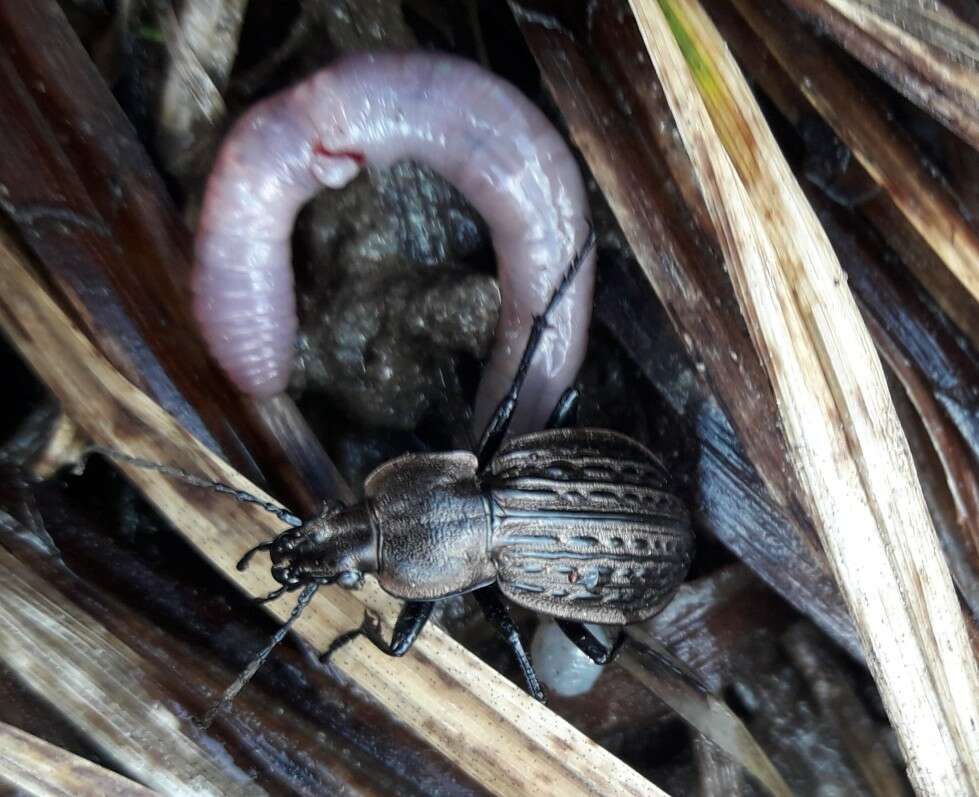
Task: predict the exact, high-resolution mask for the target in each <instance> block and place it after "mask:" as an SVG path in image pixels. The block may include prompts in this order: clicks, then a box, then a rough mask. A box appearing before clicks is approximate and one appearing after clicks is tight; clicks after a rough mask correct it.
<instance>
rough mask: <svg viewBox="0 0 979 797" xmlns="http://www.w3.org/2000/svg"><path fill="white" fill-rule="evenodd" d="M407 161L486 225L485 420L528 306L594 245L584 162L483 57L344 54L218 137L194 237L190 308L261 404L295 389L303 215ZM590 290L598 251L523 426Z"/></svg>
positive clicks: (584, 332)
mask: <svg viewBox="0 0 979 797" xmlns="http://www.w3.org/2000/svg"><path fill="white" fill-rule="evenodd" d="M403 159H410V160H414V161H418V162H421V163H423V164H425V165H427V166H429V167H430V168H432V169H433V170H435V171H436V172H438V173H439V174H440V175H442V176H443V177H444V178H445V179H447V180H448V181H449V182H450V183H452V184H453V185H454V186H455V187H456V188H457V189H459V191H460V192H461V193H462V194H463V195H464V196H465V197H466V199H467V200H468V201H469V202H470V203H471V204H472V205H473V207H474V208H475V209H476V210H477V211H478V212H479V213H480V214H481V215H482V217H483V219H484V220H485V221H486V223H487V225H488V228H489V231H490V238H491V241H492V244H493V247H494V250H495V254H496V260H497V270H498V277H499V283H500V293H501V296H502V306H501V310H500V320H499V324H498V326H497V334H496V339H495V343H494V347H493V350H492V352H491V354H490V358H489V362H488V364H487V366H486V368H485V369H484V372H483V376H482V379H481V382H480V386H479V390H478V393H477V402H476V412H475V422H476V423H477V424H479V423H481V422H482V421H484V420H485V419H486V418H487V417H488V416H489V414H490V413H491V412H492V409H493V408H494V406H495V404H496V402H497V401H498V400H499V398H500V397H502V395H503V394H504V393H505V391H506V389H507V387H508V386H509V383H510V381H511V379H512V378H513V375H514V372H515V370H516V366H517V363H518V361H519V359H520V355H521V353H522V349H523V345H524V342H525V341H526V339H527V335H528V333H529V330H530V325H531V323H532V320H533V316H534V314H535V313H539V312H540V311H541V310H542V309H543V307H544V306H545V304H546V302H547V299H548V297H549V296H550V294H551V291H552V290H553V288H554V286H555V285H556V284H557V282H558V281H559V280H560V278H561V275H562V274H563V272H564V270H565V268H566V266H567V264H568V262H569V261H570V259H571V258H572V256H573V254H574V252H575V250H576V247H579V246H581V244H582V243H583V242H584V241H585V238H586V235H587V228H588V209H587V200H586V196H585V189H584V184H583V181H582V178H581V174H580V172H579V169H578V166H577V163H576V162H575V159H574V156H573V155H572V154H571V152H570V150H569V149H568V146H567V145H566V144H565V142H564V140H563V138H562V137H561V135H560V134H559V133H558V132H557V131H556V130H555V129H554V127H553V126H552V125H551V123H550V122H549V121H548V120H547V118H546V117H545V116H544V114H543V113H542V112H541V111H540V110H539V109H538V108H537V107H536V106H535V105H534V104H533V103H531V102H530V101H529V100H528V99H527V98H526V97H524V96H523V95H522V94H521V93H520V92H519V91H518V90H517V89H516V88H515V87H514V86H512V85H511V84H509V83H507V82H506V81H504V80H502V79H501V78H499V77H497V76H495V75H493V74H492V73H490V72H488V71H486V70H484V69H482V68H481V67H479V66H477V65H476V64H473V63H471V62H469V61H466V60H464V59H461V58H457V57H454V56H449V55H445V54H435V53H423V52H403V53H394V52H383V53H360V54H357V55H352V56H347V57H344V58H341V59H340V60H338V61H336V62H335V63H333V64H332V65H330V66H328V67H326V68H325V69H322V70H321V71H319V72H316V73H314V74H313V75H311V76H310V77H308V78H307V79H305V80H303V81H302V82H300V83H298V84H297V85H295V86H293V87H291V88H288V89H286V90H284V91H282V92H280V93H278V94H275V95H273V96H272V97H270V98H268V99H266V100H264V101H262V102H260V103H259V104H258V105H256V106H255V107H254V108H253V109H251V110H250V111H249V112H248V113H247V114H246V115H245V116H244V117H242V118H241V119H240V120H239V121H238V122H237V124H236V125H235V126H234V127H233V129H232V131H231V132H230V134H229V135H228V137H227V139H226V140H225V141H224V142H223V144H222V147H221V150H220V152H219V154H218V157H217V160H216V162H215V166H214V170H213V172H212V174H211V176H210V178H209V180H208V183H207V188H206V191H205V195H204V202H203V207H202V211H201V217H200V224H199V229H198V233H197V238H196V245H195V254H196V266H195V270H194V274H193V291H194V310H195V315H196V317H197V320H198V322H199V324H200V326H201V329H202V331H203V334H204V338H205V341H206V342H207V344H208V346H209V348H210V350H211V352H212V354H213V356H214V357H215V359H216V360H217V362H218V363H219V364H220V365H221V366H222V367H223V368H224V369H225V371H226V372H227V373H228V375H229V377H230V378H231V379H232V381H233V382H234V383H235V384H236V385H237V386H238V387H239V388H240V389H241V390H242V391H244V392H245V393H248V394H251V395H254V396H257V397H267V396H271V395H274V394H277V393H279V392H281V391H283V390H284V389H285V387H286V384H287V382H288V377H289V369H290V366H291V364H292V360H293V348H294V345H295V338H296V330H297V318H296V301H295V296H294V292H293V274H292V266H291V252H290V235H291V232H292V226H293V223H294V221H295V218H296V214H297V213H298V211H299V209H300V208H301V207H302V205H303V204H304V203H305V202H307V201H308V200H309V199H310V198H311V197H312V196H313V195H314V194H315V193H316V192H317V191H319V190H320V189H321V188H322V187H324V186H325V187H328V188H341V187H343V186H344V185H346V184H347V183H349V182H350V181H351V180H353V179H354V177H355V176H356V175H357V174H358V172H359V171H360V170H361V169H362V168H363V167H365V166H370V167H374V168H380V169H383V168H385V167H387V166H390V165H391V164H392V163H394V162H396V161H399V160H403ZM593 283H594V256H593V255H591V256H589V258H588V261H587V262H586V263H585V264H584V266H583V268H582V270H581V272H580V273H579V274H578V276H577V278H576V280H575V283H574V284H573V285H572V287H571V289H570V290H569V291H568V293H567V294H566V296H565V298H564V300H562V303H561V305H560V306H559V307H558V308H556V311H555V312H554V313H553V314H552V318H551V323H550V327H549V329H548V331H547V333H546V334H545V336H544V340H543V343H542V345H541V349H540V351H539V353H538V355H537V356H536V357H535V359H534V362H533V365H532V368H531V373H530V377H529V379H528V381H527V383H526V385H525V388H524V392H523V394H522V396H521V405H520V407H519V409H518V411H517V416H516V417H515V420H514V424H513V426H512V427H511V428H512V429H513V430H514V431H522V430H527V429H530V428H532V427H536V426H538V425H539V424H540V423H541V421H542V420H543V419H545V418H546V417H547V415H548V413H549V412H550V410H551V407H552V406H553V405H554V403H555V402H556V401H557V399H558V397H559V396H560V394H561V393H562V391H563V390H564V389H565V388H566V387H567V386H568V384H570V383H571V381H572V380H573V379H574V377H575V374H576V372H577V370H578V368H579V366H580V365H581V361H582V359H583V358H584V351H585V345H586V343H587V338H588V322H589V318H590V314H591V298H592V288H593Z"/></svg>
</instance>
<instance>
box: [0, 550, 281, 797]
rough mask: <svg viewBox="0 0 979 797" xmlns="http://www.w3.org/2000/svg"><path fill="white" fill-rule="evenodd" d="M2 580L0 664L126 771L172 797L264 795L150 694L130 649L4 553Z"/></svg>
mask: <svg viewBox="0 0 979 797" xmlns="http://www.w3.org/2000/svg"><path fill="white" fill-rule="evenodd" d="M0 575H2V578H0V651H2V652H0V658H2V659H3V661H4V662H5V663H6V664H7V665H8V666H9V667H10V668H11V669H12V670H14V671H15V672H16V673H17V674H18V677H19V678H20V679H21V680H22V681H23V682H24V683H25V684H26V685H27V686H28V687H30V689H32V690H33V691H34V692H36V693H37V694H38V695H40V696H42V697H43V698H44V699H45V700H48V701H50V702H51V703H52V704H53V705H55V706H56V707H57V709H58V711H59V712H61V713H62V714H64V715H65V716H66V717H67V718H68V720H69V721H70V722H71V723H72V724H73V725H75V726H76V727H77V728H80V729H82V730H83V731H84V732H85V734H86V735H87V736H88V737H89V738H90V739H92V740H93V741H94V743H95V744H96V745H97V746H98V747H99V749H100V750H102V751H104V752H105V754H106V755H108V756H109V757H110V758H112V759H113V760H114V761H117V762H118V763H119V764H120V766H122V768H123V769H124V770H125V771H126V772H128V773H130V774H132V775H133V776H135V777H138V778H140V780H143V781H144V782H146V783H149V784H151V785H152V786H153V787H154V788H158V789H161V790H162V791H164V792H165V793H166V794H171V795H187V797H190V795H194V794H207V795H228V796H229V797H230V796H231V795H254V796H255V797H258V795H262V794H265V792H264V791H263V790H262V789H260V788H258V787H256V786H254V785H253V784H249V783H248V782H247V780H246V778H247V776H246V775H245V773H244V772H241V771H240V770H236V769H235V768H234V767H227V766H222V764H221V763H219V760H218V759H216V757H215V756H213V754H212V753H211V752H209V751H208V750H207V749H206V747H205V745H204V744H203V743H202V740H200V739H196V738H193V737H192V735H191V734H189V733H188V732H187V727H188V726H187V725H186V724H185V723H182V722H181V721H180V719H179V718H178V717H177V716H176V715H175V714H173V713H172V712H171V711H170V710H169V709H168V708H166V707H165V706H163V705H162V704H161V703H160V701H159V699H158V698H157V697H156V696H154V695H152V694H151V692H150V691H149V688H148V685H147V684H146V682H145V680H144V672H143V668H142V666H141V662H140V660H139V657H138V656H137V655H136V654H135V653H134V652H133V651H132V650H131V649H130V648H128V647H127V646H126V645H124V644H122V643H121V642H119V641H118V640H117V639H116V638H115V637H113V636H112V635H111V634H109V633H108V632H107V631H106V630H105V629H104V628H103V627H102V626H100V625H99V624H98V623H97V622H96V621H95V620H93V619H92V618H91V617H90V616H89V615H87V614H86V613H84V612H82V611H80V610H78V609H74V608H72V607H71V606H70V604H69V603H68V602H67V601H65V600H64V599H63V597H62V596H61V595H60V594H59V593H58V592H57V591H56V590H54V589H52V588H51V587H49V586H47V585H46V584H45V583H44V582H43V580H42V579H41V578H40V577H39V576H37V575H36V574H35V573H33V572H31V571H30V570H28V569H26V568H24V567H23V565H22V564H21V562H20V561H19V560H18V559H17V558H15V557H14V556H11V555H10V554H9V553H7V552H6V550H4V549H2V548H0ZM39 653H40V654H41V655H39ZM0 750H2V747H0ZM0 756H2V753H0ZM0 762H2V757H0Z"/></svg>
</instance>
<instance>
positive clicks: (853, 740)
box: [782, 623, 908, 797]
mask: <svg viewBox="0 0 979 797" xmlns="http://www.w3.org/2000/svg"><path fill="white" fill-rule="evenodd" d="M782 644H783V646H784V647H785V648H786V650H787V652H788V654H789V656H791V657H792V660H793V662H794V663H795V665H796V666H797V667H798V669H799V670H800V671H801V672H802V674H803V675H804V676H805V678H806V680H807V681H808V682H809V691H810V693H811V694H812V696H813V697H814V698H815V700H816V702H817V704H818V705H819V708H820V714H822V716H823V717H825V718H826V719H827V721H828V722H830V723H831V724H832V725H833V726H834V730H835V731H836V732H837V734H839V736H840V738H841V739H842V740H843V741H844V742H845V744H846V749H847V751H848V752H849V753H850V757H851V759H852V760H853V761H854V763H855V764H856V766H857V768H858V769H859V770H860V773H861V775H863V779H864V780H865V781H866V783H867V784H868V786H869V787H870V789H871V791H872V793H873V794H874V797H903V796H904V795H907V794H908V787H907V781H905V780H904V779H902V777H901V776H900V774H899V773H898V772H897V771H896V770H895V768H894V762H893V760H892V758H891V756H890V755H889V753H888V751H887V749H886V746H885V745H884V741H883V738H882V737H881V734H880V732H879V728H878V727H877V726H876V723H875V722H874V720H872V719H871V717H870V715H869V713H868V712H867V709H866V707H865V706H864V704H863V703H862V701H861V699H860V696H859V695H858V694H857V690H856V689H855V688H854V687H853V684H852V683H851V680H850V678H849V676H848V675H847V673H846V672H845V671H844V669H843V668H842V667H841V666H840V664H839V662H837V661H835V660H834V658H833V657H832V656H830V655H829V653H828V652H827V650H826V648H825V646H824V645H823V644H822V643H821V640H820V639H819V636H818V635H817V634H816V633H815V629H813V628H812V627H811V626H809V625H806V624H804V623H799V624H798V625H797V626H795V627H794V628H793V629H792V630H791V631H789V633H788V634H786V636H785V638H784V639H783V640H782Z"/></svg>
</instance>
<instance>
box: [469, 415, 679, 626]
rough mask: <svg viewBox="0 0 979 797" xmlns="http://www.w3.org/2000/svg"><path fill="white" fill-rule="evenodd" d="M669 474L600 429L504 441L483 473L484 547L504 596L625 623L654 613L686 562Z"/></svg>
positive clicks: (575, 616)
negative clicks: (487, 518) (487, 530)
mask: <svg viewBox="0 0 979 797" xmlns="http://www.w3.org/2000/svg"><path fill="white" fill-rule="evenodd" d="M667 484H668V474H667V472H666V469H665V468H664V467H663V465H662V463H661V462H660V461H659V460H658V459H657V458H656V457H655V456H654V455H653V454H652V453H651V452H650V451H648V450H647V449H646V448H645V447H643V446H642V445H640V444H639V443H637V442H635V441H634V440H630V439H629V438H628V437H625V436H624V435H620V434H617V433H615V432H611V431H607V430H604V429H555V430H550V431H546V432H539V433H536V434H530V435H523V436H520V437H516V438H514V439H513V440H511V441H509V442H508V443H507V444H505V445H504V446H503V447H502V448H501V449H500V452H499V454H498V455H497V456H496V458H495V459H494V460H493V463H492V465H491V467H490V472H489V473H488V474H487V475H486V476H485V477H484V478H483V485H484V493H485V495H486V496H487V498H488V502H489V504H490V510H491V517H492V523H491V528H492V532H491V534H492V539H491V541H490V550H491V556H492V557H493V560H494V562H495V564H496V567H497V578H498V581H499V585H500V588H501V589H502V590H503V592H504V593H505V594H506V596H507V597H508V598H510V600H512V601H514V602H515V603H518V604H520V605H522V606H525V607H527V608H528V609H532V610H534V611H537V612H542V613H544V614H549V615H553V616H556V617H561V618H566V619H569V620H580V621H582V622H590V623H604V624H624V623H632V622H637V621H639V620H643V619H645V618H647V617H650V616H652V615H654V614H655V613H656V612H657V611H658V610H659V609H660V608H662V606H663V605H665V603H666V602H667V601H668V600H669V599H670V598H671V597H672V595H673V593H674V592H675V591H676V589H677V587H679V585H680V583H681V582H682V581H683V578H684V576H685V575H686V572H687V569H688V568H689V566H690V561H691V558H692V554H693V534H692V532H691V530H690V522H689V516H688V514H687V511H686V509H685V507H684V505H683V503H682V502H681V501H680V500H679V499H678V498H677V497H676V496H675V495H673V494H672V493H670V492H669V491H668V489H667Z"/></svg>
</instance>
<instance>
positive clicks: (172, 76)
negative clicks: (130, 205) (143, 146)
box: [158, 0, 248, 176]
mask: <svg viewBox="0 0 979 797" xmlns="http://www.w3.org/2000/svg"><path fill="white" fill-rule="evenodd" d="M247 5H248V3H247V0H191V2H186V3H184V4H183V6H182V8H181V12H180V19H179V20H178V19H177V16H176V14H175V13H174V11H173V9H172V8H171V6H170V4H169V3H168V2H165V3H164V4H163V7H162V8H161V12H160V23H161V26H162V28H163V32H164V36H165V38H166V42H167V47H168V50H169V52H170V64H169V68H168V70H167V75H166V78H165V80H164V84H163V92H162V95H161V100H160V116H159V123H160V129H159V133H158V143H159V146H160V150H161V152H162V154H163V157H164V159H165V160H166V163H167V166H168V167H169V168H170V169H171V170H173V171H174V172H176V173H177V174H179V175H181V176H187V174H188V172H189V173H193V171H194V167H195V166H200V165H201V164H200V163H195V162H194V156H195V155H198V154H199V153H196V152H195V150H197V149H200V146H199V143H200V142H201V140H202V139H203V141H204V143H205V145H206V144H209V143H211V142H212V141H213V135H211V136H207V135H202V133H203V132H204V131H205V130H206V129H207V128H208V127H210V128H216V127H217V126H219V125H220V124H221V122H222V121H223V119H224V115H225V105H224V99H223V97H222V92H223V91H224V89H225V88H226V87H227V83H228V78H229V77H230V75H231V67H232V66H233V65H234V62H235V56H236V55H237V53H238V34H239V32H240V31H241V24H242V22H243V21H244V17H245V9H246V7H247ZM195 145H197V146H195Z"/></svg>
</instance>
